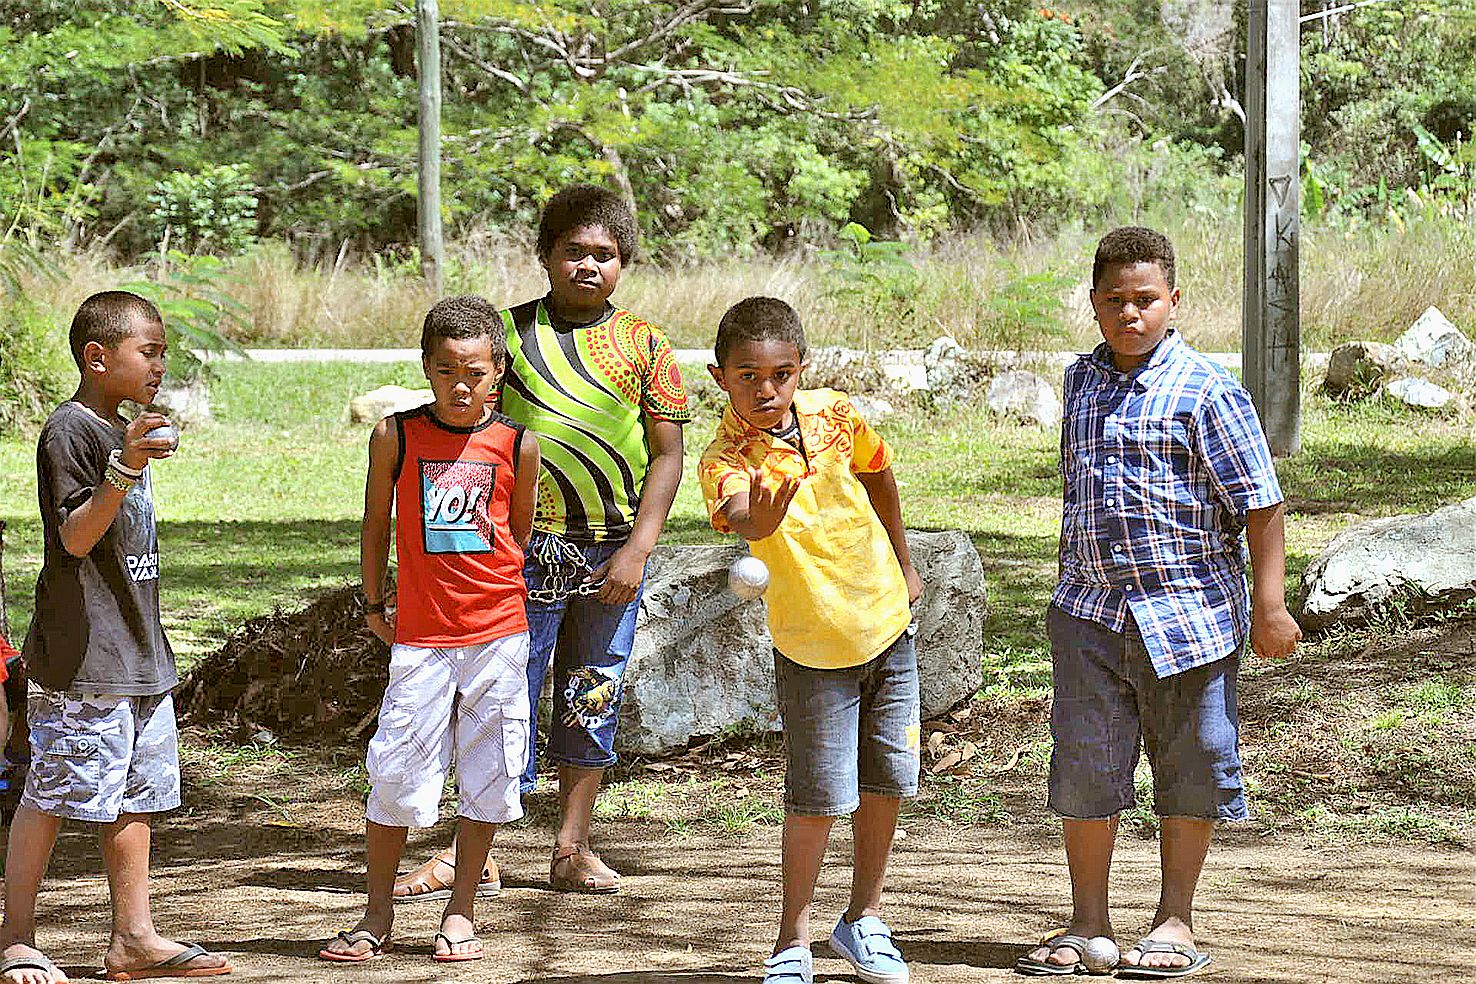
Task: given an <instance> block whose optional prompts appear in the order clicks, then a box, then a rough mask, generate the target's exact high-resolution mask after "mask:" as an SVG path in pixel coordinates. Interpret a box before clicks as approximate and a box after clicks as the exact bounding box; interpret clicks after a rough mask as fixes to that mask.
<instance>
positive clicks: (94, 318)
mask: <svg viewBox="0 0 1476 984" xmlns="http://www.w3.org/2000/svg"><path fill="white" fill-rule="evenodd" d="M134 319H140V320H143V321H147V322H148V323H149V324H153V325H162V324H163V323H164V318H163V317H162V316H160V314H159V309H158V308H157V307H155V306H154V302H153V301H150V300H149V299H148V298H145V297H139V296H138V295H137V294H133V293H130V292H128V291H126V290H105V291H101V292H99V293H96V294H93V295H92V296H91V297H89V298H87V300H85V301H83V302H82V303H81V305H80V306H79V307H78V308H77V313H76V314H75V315H73V316H72V327H71V330H70V331H68V332H67V345H68V347H69V348H71V350H72V361H73V362H75V363H77V368H78V369H81V368H82V352H83V350H84V349H86V348H87V343H88V342H97V343H98V344H99V345H101V346H102V347H103V348H106V349H108V350H110V351H111V350H114V349H116V348H117V347H118V345H119V344H120V343H121V342H122V341H123V339H125V338H127V337H128V336H129V335H132V334H133V324H134Z"/></svg>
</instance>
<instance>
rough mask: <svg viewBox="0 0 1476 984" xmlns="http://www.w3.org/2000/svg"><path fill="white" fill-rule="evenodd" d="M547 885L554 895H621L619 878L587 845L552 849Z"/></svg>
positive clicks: (617, 873)
mask: <svg viewBox="0 0 1476 984" xmlns="http://www.w3.org/2000/svg"><path fill="white" fill-rule="evenodd" d="M561 868H562V874H561V873H560V869H561ZM548 883H549V885H550V886H552V888H553V889H554V891H557V892H583V893H585V894H587V895H609V894H611V893H612V892H618V891H620V874H619V872H617V871H615V870H614V869H612V868H611V867H610V866H609V865H607V864H605V862H603V861H601V860H600V856H599V855H598V854H596V853H594V852H593V851H591V850H590V849H589V847H588V845H585V844H571V845H569V846H568V847H555V848H554V852H553V861H552V862H550V864H549V866H548Z"/></svg>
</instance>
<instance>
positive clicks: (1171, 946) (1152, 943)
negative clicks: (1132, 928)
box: [1117, 936, 1210, 980]
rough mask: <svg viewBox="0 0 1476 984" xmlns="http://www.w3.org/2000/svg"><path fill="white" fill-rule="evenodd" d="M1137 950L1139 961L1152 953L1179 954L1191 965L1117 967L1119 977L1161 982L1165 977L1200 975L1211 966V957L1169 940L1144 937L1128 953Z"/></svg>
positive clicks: (1122, 964)
mask: <svg viewBox="0 0 1476 984" xmlns="http://www.w3.org/2000/svg"><path fill="white" fill-rule="evenodd" d="M1134 950H1137V951H1138V953H1139V954H1140V956H1139V958H1138V959H1139V960H1141V959H1142V958H1143V957H1145V956H1147V955H1148V954H1150V953H1177V954H1178V955H1179V956H1181V957H1187V958H1188V959H1189V963H1187V964H1185V965H1184V966H1182V967H1138V966H1134V965H1133V964H1129V963H1120V964H1118V965H1117V976H1118V977H1123V978H1128V979H1133V980H1161V979H1163V978H1165V977H1188V976H1189V975H1190V974H1195V973H1198V972H1199V971H1201V970H1203V969H1204V968H1206V967H1208V966H1209V965H1210V955H1209V954H1208V953H1204V952H1202V951H1200V950H1196V949H1194V947H1192V946H1186V945H1185V944H1183V943H1170V942H1169V941H1168V940H1155V939H1149V938H1148V937H1146V936H1145V937H1143V938H1142V939H1141V940H1139V941H1138V942H1136V943H1134V944H1133V945H1132V946H1131V947H1129V948H1128V953H1131V952H1133V951H1134Z"/></svg>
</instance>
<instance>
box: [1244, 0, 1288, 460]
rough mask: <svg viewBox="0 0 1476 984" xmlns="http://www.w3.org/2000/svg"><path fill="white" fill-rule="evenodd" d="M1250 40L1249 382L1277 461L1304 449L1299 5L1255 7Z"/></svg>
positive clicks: (1276, 1)
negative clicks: (1302, 432) (1300, 274)
mask: <svg viewBox="0 0 1476 984" xmlns="http://www.w3.org/2000/svg"><path fill="white" fill-rule="evenodd" d="M1249 8H1250V30H1249V32H1248V33H1247V38H1246V42H1247V43H1246V97H1247V98H1246V107H1245V108H1246V127H1245V168H1246V173H1245V306H1244V310H1243V312H1242V321H1241V333H1242V338H1241V354H1242V359H1243V364H1244V367H1245V385H1246V388H1247V389H1248V390H1250V394H1251V398H1252V399H1253V400H1254V401H1255V404H1256V411H1257V412H1258V413H1259V415H1260V418H1261V426H1263V427H1264V428H1265V429H1266V438H1267V440H1268V441H1269V442H1270V444H1271V453H1272V454H1274V455H1277V456H1278V457H1282V456H1286V455H1292V454H1296V453H1297V452H1298V451H1299V450H1301V444H1302V434H1301V430H1302V406H1301V323H1300V300H1301V294H1300V285H1299V270H1298V256H1297V251H1298V241H1299V238H1300V233H1299V229H1298V219H1299V215H1300V209H1301V177H1300V172H1299V160H1298V147H1299V141H1300V137H1301V94H1300V90H1299V88H1298V85H1299V82H1300V75H1299V67H1298V58H1299V55H1300V38H1299V31H1300V28H1299V25H1298V14H1299V9H1298V8H1299V4H1298V2H1297V0H1250V2H1249Z"/></svg>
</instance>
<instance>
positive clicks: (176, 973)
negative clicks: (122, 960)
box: [103, 943, 234, 981]
mask: <svg viewBox="0 0 1476 984" xmlns="http://www.w3.org/2000/svg"><path fill="white" fill-rule="evenodd" d="M205 956H210V951H209V950H207V949H205V948H204V947H203V946H201V945H200V944H198V943H191V944H190V945H189V946H187V947H185V948H184V949H183V950H181V951H179V952H178V953H176V954H175V955H174V956H172V957H169V958H168V959H166V960H160V961H159V962H158V963H156V964H153V965H152V966H149V967H140V968H139V969H138V970H113V971H109V972H108V973H106V974H104V975H103V977H104V979H106V980H110V981H144V980H151V979H153V978H156V977H219V976H220V975H221V974H229V973H230V972H231V971H232V970H233V969H234V968H232V967H231V965H230V964H229V963H227V964H225V965H223V966H220V967H186V966H185V964H187V963H189V962H190V961H191V960H194V959H196V958H197V957H205Z"/></svg>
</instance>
